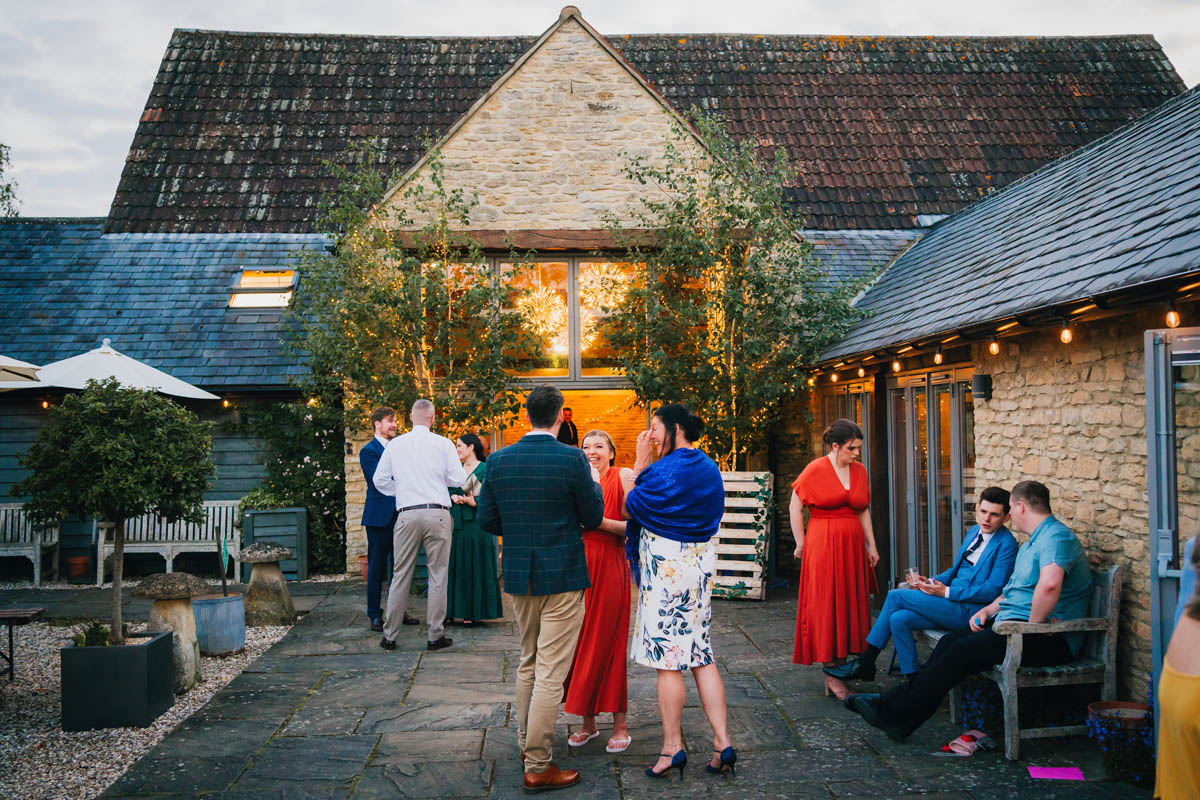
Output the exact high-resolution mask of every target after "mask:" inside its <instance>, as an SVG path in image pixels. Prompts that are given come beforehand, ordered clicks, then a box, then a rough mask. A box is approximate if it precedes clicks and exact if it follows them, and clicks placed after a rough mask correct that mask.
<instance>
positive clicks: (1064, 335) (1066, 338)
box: [1058, 322, 1075, 344]
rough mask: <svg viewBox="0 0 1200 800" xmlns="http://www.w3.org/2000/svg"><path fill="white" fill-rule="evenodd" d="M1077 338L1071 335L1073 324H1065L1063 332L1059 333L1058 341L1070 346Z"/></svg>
mask: <svg viewBox="0 0 1200 800" xmlns="http://www.w3.org/2000/svg"><path fill="white" fill-rule="evenodd" d="M1074 338H1075V337H1074V336H1073V335H1072V334H1071V323H1069V322H1064V323H1063V326H1062V330H1060V331H1059V332H1058V340H1059V341H1060V342H1062V343H1063V344H1070V343H1071V340H1072V339H1074Z"/></svg>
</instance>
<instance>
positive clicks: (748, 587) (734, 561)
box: [713, 472, 774, 600]
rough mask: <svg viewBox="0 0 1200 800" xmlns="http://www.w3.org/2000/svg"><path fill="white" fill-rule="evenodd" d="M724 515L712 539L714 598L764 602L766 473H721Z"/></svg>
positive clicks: (770, 485) (767, 536)
mask: <svg viewBox="0 0 1200 800" xmlns="http://www.w3.org/2000/svg"><path fill="white" fill-rule="evenodd" d="M721 479H722V481H724V483H725V515H724V516H723V517H721V528H720V530H718V531H717V535H716V537H714V538H715V540H716V545H717V571H716V575H714V576H713V597H726V598H743V599H749V600H764V599H766V596H767V561H768V559H769V558H770V553H771V520H772V513H771V512H772V502H773V501H772V495H773V494H774V484H773V482H772V479H771V473H769V472H722V473H721Z"/></svg>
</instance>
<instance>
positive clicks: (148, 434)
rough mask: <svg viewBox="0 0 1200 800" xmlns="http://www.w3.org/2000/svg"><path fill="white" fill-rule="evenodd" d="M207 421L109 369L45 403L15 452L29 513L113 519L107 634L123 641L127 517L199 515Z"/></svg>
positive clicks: (49, 518)
mask: <svg viewBox="0 0 1200 800" xmlns="http://www.w3.org/2000/svg"><path fill="white" fill-rule="evenodd" d="M211 453H212V436H211V434H210V433H209V425H208V423H205V422H202V421H201V420H200V419H199V418H198V417H197V416H196V415H195V414H194V413H192V412H191V411H189V410H187V409H186V408H183V407H182V406H180V405H178V404H176V403H174V402H173V401H171V400H169V399H168V398H166V397H163V396H161V395H158V394H156V393H154V392H152V391H143V390H141V389H127V388H123V387H122V386H121V385H120V383H118V382H117V381H116V380H115V379H112V378H109V379H107V380H104V381H89V382H88V386H87V388H86V389H85V390H84V391H82V392H79V393H77V394H68V395H67V396H66V397H64V398H63V402H62V404H61V405H58V406H55V407H53V408H52V409H51V410H50V415H49V418H48V419H47V421H46V424H45V425H44V426H42V428H40V429H39V430H38V434H37V439H36V440H35V441H34V443H33V445H32V446H31V447H30V448H29V450H28V451H26V452H25V453H22V454H21V455H20V456H19V458H20V461H21V464H22V466H24V467H25V468H26V469H27V470H29V475H28V476H27V477H26V478H25V479H23V480H21V481H20V482H18V483H17V484H16V485H15V486H14V487H13V490H12V491H13V494H15V495H23V496H28V497H30V498H31V499H30V500H29V502H27V503H26V504H25V508H26V510H27V511H28V512H29V514H30V516H31V517H33V518H34V519H36V520H39V521H42V522H47V523H55V522H61V521H62V520H64V519H66V518H67V517H69V516H74V517H81V518H83V519H88V518H90V517H98V518H100V519H101V520H103V521H105V522H111V523H112V524H113V545H114V547H113V591H112V598H113V599H112V603H113V606H112V608H113V617H112V622H113V627H112V630H113V643H114V644H121V643H122V641H123V634H122V633H121V572H122V557H123V555H124V545H125V521H126V520H128V519H131V518H133V517H138V516H141V515H142V514H155V515H157V516H159V517H162V518H163V519H165V520H166V521H167V522H175V521H177V520H181V519H182V520H187V521H189V522H195V523H203V522H204V509H203V507H202V505H201V504H202V503H203V500H204V492H205V491H206V490H207V489H208V487H209V485H210V481H211V479H212V477H213V475H214V474H215V472H216V469H215V467H214V466H213V462H212V457H211Z"/></svg>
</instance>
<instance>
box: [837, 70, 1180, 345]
mask: <svg viewBox="0 0 1200 800" xmlns="http://www.w3.org/2000/svg"><path fill="white" fill-rule="evenodd" d="M1198 156H1200V88H1198V89H1193V90H1192V91H1190V92H1188V93H1187V94H1185V95H1183V96H1181V97H1178V98H1175V99H1174V100H1171V101H1170V102H1168V103H1166V104H1164V105H1163V107H1162V108H1160V109H1158V110H1157V111H1154V112H1152V113H1151V114H1148V115H1147V116H1145V117H1143V118H1142V119H1140V120H1138V121H1137V122H1135V123H1134V124H1132V125H1130V126H1128V127H1126V128H1124V129H1122V130H1120V131H1118V132H1116V133H1114V134H1112V135H1110V136H1108V137H1106V138H1104V139H1101V140H1100V141H1097V142H1095V143H1094V144H1092V145H1091V146H1089V147H1087V148H1085V149H1083V150H1080V151H1078V152H1075V153H1072V154H1071V155H1069V156H1066V157H1065V158H1063V159H1060V160H1059V161H1056V162H1054V163H1053V164H1050V165H1048V166H1046V167H1044V168H1043V169H1041V170H1040V171H1038V172H1036V173H1034V174H1033V175H1030V176H1028V177H1026V178H1025V179H1023V180H1021V181H1018V182H1017V183H1015V184H1013V185H1012V186H1010V187H1008V188H1007V189H1005V190H1004V191H1001V192H997V193H996V194H994V195H991V196H990V197H988V198H987V199H986V200H983V201H981V202H979V203H977V204H976V205H974V206H971V207H970V208H968V209H965V210H963V211H960V212H959V213H958V214H956V215H954V216H953V217H950V218H949V219H947V220H945V221H944V222H942V223H941V224H939V225H937V226H936V227H934V228H933V229H932V230H931V231H930V232H929V233H927V234H926V235H925V236H924V238H922V239H921V240H920V241H919V242H917V243H916V244H915V245H913V246H912V247H911V248H909V249H908V250H907V251H906V252H905V253H904V254H903V255H901V256H900V257H899V258H898V259H896V261H895V262H893V263H892V265H891V266H890V267H888V269H887V271H886V272H884V273H883V275H882V276H881V277H880V278H879V280H878V281H877V282H876V283H875V284H874V286H872V288H871V289H870V290H869V291H868V292H867V293H866V294H865V295H864V296H863V297H862V299H861V300H860V302H859V306H860V307H861V308H864V309H866V310H868V311H870V312H871V313H872V316H871V317H870V318H869V319H867V320H864V321H863V322H861V323H859V324H858V325H857V326H856V327H855V328H854V330H853V331H852V332H851V333H850V334H849V335H848V336H847V337H846V338H845V339H843V340H842V341H841V342H839V343H838V344H837V345H836V346H834V347H833V348H832V349H831V350H829V351H828V352H827V353H826V354H825V356H826V357H827V358H831V359H832V358H842V357H845V356H848V355H854V354H857V353H865V352H869V351H871V350H874V349H876V348H882V347H888V346H891V345H895V344H901V343H906V342H912V341H916V340H920V339H922V338H924V337H929V336H934V335H937V334H940V333H943V332H948V331H954V330H959V329H964V328H969V327H971V326H975V325H979V324H981V323H985V322H988V321H991V320H1000V319H1004V318H1006V317H1011V316H1013V315H1018V314H1035V313H1037V312H1038V311H1039V310H1043V309H1053V308H1054V307H1055V306H1057V305H1058V304H1063V303H1075V302H1077V301H1079V300H1081V299H1083V298H1094V297H1097V296H1101V297H1102V296H1103V295H1104V294H1105V293H1108V292H1114V291H1119V290H1124V289H1129V288H1131V287H1137V286H1142V285H1144V284H1148V283H1152V282H1154V281H1160V280H1163V279H1169V278H1172V277H1178V276H1182V275H1187V274H1189V273H1194V272H1197V271H1200V157H1198Z"/></svg>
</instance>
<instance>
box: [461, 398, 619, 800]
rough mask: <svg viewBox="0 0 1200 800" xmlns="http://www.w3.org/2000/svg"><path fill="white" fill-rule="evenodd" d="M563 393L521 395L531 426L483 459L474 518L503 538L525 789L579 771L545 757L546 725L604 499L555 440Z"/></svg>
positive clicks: (561, 783)
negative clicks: (515, 638) (586, 543)
mask: <svg viewBox="0 0 1200 800" xmlns="http://www.w3.org/2000/svg"><path fill="white" fill-rule="evenodd" d="M562 405H563V395H562V392H560V391H559V390H558V389H557V388H555V387H553V386H538V387H537V388H535V389H534V390H533V391H531V392H530V393H529V396H528V397H527V398H526V400H525V413H526V416H527V417H528V419H529V425H530V427H531V428H532V429H533V430H531V431H530V432H529V433H527V434H525V436H524V437H522V438H521V439H520V440H519V441H517V442H515V443H513V444H511V445H509V446H508V447H503V448H501V449H499V450H497V451H496V452H495V453H493V454H492V455H491V456H490V457H489V458H488V460H487V475H486V477H485V479H484V481H483V489H482V490H480V493H479V500H478V509H477V511H476V519H477V520H478V521H479V526H480V527H481V528H483V529H484V530H485V531H487V532H488V533H491V534H494V535H496V536H503V537H504V556H503V558H502V559H501V561H502V563H503V565H504V591H505V592H508V593H509V594H511V595H512V600H513V612H514V613H515V615H516V617H517V628H518V629H519V631H520V634H521V666H520V667H519V668H518V669H517V687H516V688H517V708H516V711H517V747H518V748H520V751H521V760H522V761H523V762H525V775H524V778H523V786H524V789H525V791H526V792H542V791H548V790H551V789H562V788H564V787H566V786H573V785H574V784H576V783H579V780H580V778H579V772H578V771H577V770H573V769H568V770H564V769H559V768H558V767H557V766H556V765H555V764H554V762H553V761H552V758H553V755H554V753H553V747H554V724H555V720H557V719H558V707H559V703H561V702H562V696H563V681H564V680H565V679H566V677H567V672H568V671H569V670H570V668H571V660H572V658H573V657H574V655H575V643H576V641H577V640H578V639H579V628H580V626H581V625H582V624H583V590H584V589H586V588H587V587H588V585H589V581H588V569H587V560H586V558H585V556H584V550H583V529H585V528H589V529H590V528H598V527H600V523H601V522H602V521H603V520H604V497H603V495H602V494H601V491H600V484H598V483H596V482H595V478H594V477H593V476H592V472H593V471H592V466H591V464H589V463H588V461H587V458H585V457H584V455H583V451H582V450H580V449H579V448H577V447H569V446H567V445H565V444H563V443H561V442H559V441H557V439H556V434H557V433H558V430H559V426H560V425H561V424H562V419H563V415H562Z"/></svg>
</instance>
